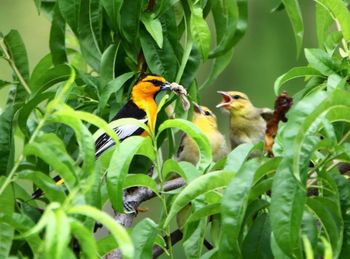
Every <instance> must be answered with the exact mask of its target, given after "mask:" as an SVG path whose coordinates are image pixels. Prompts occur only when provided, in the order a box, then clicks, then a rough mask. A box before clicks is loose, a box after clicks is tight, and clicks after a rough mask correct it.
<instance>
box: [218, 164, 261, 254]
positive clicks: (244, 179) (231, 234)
mask: <svg viewBox="0 0 350 259" xmlns="http://www.w3.org/2000/svg"><path fill="white" fill-rule="evenodd" d="M258 166H259V163H258V160H256V159H254V160H250V161H248V162H246V163H245V164H244V165H243V166H242V167H241V169H240V170H239V171H238V172H237V173H236V174H235V175H234V177H233V178H232V180H231V182H230V183H229V185H228V186H227V188H226V190H225V193H224V197H223V198H222V203H221V217H222V234H221V239H220V250H219V254H220V256H223V257H224V258H225V257H227V256H233V257H235V258H238V257H241V251H240V247H239V244H238V236H239V233H240V232H241V226H242V223H243V219H244V215H245V211H246V208H247V202H248V196H249V190H250V188H251V186H252V184H253V179H254V174H255V172H256V170H257V168H258Z"/></svg>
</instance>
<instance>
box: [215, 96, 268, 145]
mask: <svg viewBox="0 0 350 259" xmlns="http://www.w3.org/2000/svg"><path fill="white" fill-rule="evenodd" d="M218 93H219V94H221V95H222V98H223V99H222V102H221V103H219V104H218V105H217V106H216V107H217V108H223V109H225V110H227V111H229V112H230V142H231V148H232V149H234V148H235V147H237V146H238V145H240V144H243V143H252V144H256V143H257V142H259V141H260V140H262V139H264V135H265V130H266V120H267V119H268V118H269V117H271V115H272V110H270V109H269V108H256V107H255V106H254V105H253V104H252V103H251V101H250V100H249V98H248V96H247V95H246V94H244V93H241V92H237V91H231V92H223V91H218Z"/></svg>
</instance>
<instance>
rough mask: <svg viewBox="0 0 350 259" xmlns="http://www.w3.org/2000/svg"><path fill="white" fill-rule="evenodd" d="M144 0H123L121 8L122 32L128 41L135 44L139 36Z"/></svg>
mask: <svg viewBox="0 0 350 259" xmlns="http://www.w3.org/2000/svg"><path fill="white" fill-rule="evenodd" d="M142 7H143V5H142V1H123V4H122V7H121V10H120V28H119V30H120V32H121V34H122V35H123V36H124V38H125V39H126V40H127V42H128V43H131V44H133V45H134V44H135V40H136V39H138V38H139V27H140V18H141V13H142Z"/></svg>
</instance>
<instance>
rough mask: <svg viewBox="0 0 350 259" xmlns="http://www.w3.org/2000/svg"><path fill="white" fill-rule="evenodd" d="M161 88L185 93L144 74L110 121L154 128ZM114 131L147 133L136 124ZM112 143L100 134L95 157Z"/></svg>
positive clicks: (36, 194)
mask: <svg viewBox="0 0 350 259" xmlns="http://www.w3.org/2000/svg"><path fill="white" fill-rule="evenodd" d="M163 90H171V91H174V92H176V93H179V94H182V95H183V94H186V90H185V89H184V88H183V87H182V86H181V85H178V84H176V83H169V82H167V81H166V80H165V79H164V78H163V77H162V76H159V75H153V74H151V75H146V76H145V77H143V78H141V79H140V80H139V81H138V82H137V83H136V85H134V86H133V88H132V91H131V97H130V99H129V101H128V102H127V103H126V104H125V105H124V106H123V107H122V108H121V110H120V111H119V112H118V113H117V114H116V115H115V116H114V117H113V119H112V121H114V120H117V119H121V118H135V119H137V120H139V121H141V122H143V123H145V124H147V125H148V126H149V128H150V130H154V126H155V125H154V123H155V120H156V115H157V109H158V106H157V103H156V101H155V97H156V95H157V93H159V92H160V91H163ZM114 131H115V132H116V133H117V135H118V137H119V140H120V141H123V140H124V139H126V138H128V137H130V136H135V135H141V136H146V135H147V134H146V133H147V132H145V131H144V129H143V128H140V127H138V126H137V125H122V126H119V127H116V128H114ZM114 144H115V142H114V141H113V139H112V138H111V137H109V136H108V135H107V134H105V133H104V134H102V135H101V136H100V137H99V138H98V139H97V140H96V142H95V146H96V153H95V155H96V158H98V157H99V156H100V155H101V154H102V153H103V152H105V151H106V150H107V149H109V148H110V147H112V146H113V145H114ZM54 180H55V182H56V183H57V184H58V183H59V184H62V183H63V180H62V179H61V178H60V177H57V176H56V177H55V179H54ZM42 193H43V192H42V190H40V189H38V190H36V191H35V192H34V193H33V194H32V198H34V199H35V198H38V197H40V196H41V195H42Z"/></svg>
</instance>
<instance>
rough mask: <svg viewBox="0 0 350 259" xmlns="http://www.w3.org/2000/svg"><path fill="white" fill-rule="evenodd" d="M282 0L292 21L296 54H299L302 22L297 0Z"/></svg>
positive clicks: (301, 40) (302, 28)
mask: <svg viewBox="0 0 350 259" xmlns="http://www.w3.org/2000/svg"><path fill="white" fill-rule="evenodd" d="M282 2H283V5H284V8H285V10H286V12H287V14H288V17H289V20H290V22H291V23H292V27H293V31H294V37H295V41H296V46H297V53H298V54H297V55H299V53H300V50H301V47H302V43H303V37H304V24H303V18H302V15H301V10H300V6H299V2H298V0H282Z"/></svg>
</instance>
